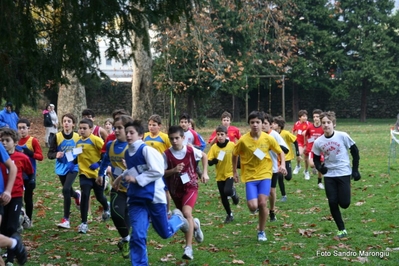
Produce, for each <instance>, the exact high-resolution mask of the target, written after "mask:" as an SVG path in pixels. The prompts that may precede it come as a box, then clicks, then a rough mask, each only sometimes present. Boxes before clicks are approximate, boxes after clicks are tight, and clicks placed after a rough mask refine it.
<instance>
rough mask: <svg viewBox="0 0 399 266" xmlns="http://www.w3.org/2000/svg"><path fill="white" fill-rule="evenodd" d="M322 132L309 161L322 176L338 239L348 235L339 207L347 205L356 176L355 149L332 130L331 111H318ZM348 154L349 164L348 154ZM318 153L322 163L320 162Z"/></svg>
mask: <svg viewBox="0 0 399 266" xmlns="http://www.w3.org/2000/svg"><path fill="white" fill-rule="evenodd" d="M320 120H321V125H322V127H323V130H324V134H323V135H322V136H320V137H319V138H318V139H316V140H315V142H314V144H313V149H312V152H313V156H314V157H313V161H314V165H315V167H316V169H317V170H318V171H319V172H320V173H321V174H323V175H324V184H325V190H326V195H327V199H328V205H329V206H330V211H331V215H332V217H333V218H334V221H335V223H336V225H337V227H338V233H337V237H338V238H343V237H346V236H347V235H348V232H347V231H346V229H345V224H344V221H343V220H342V216H341V212H340V210H339V207H341V208H344V209H346V208H348V207H349V205H350V202H351V176H352V178H353V179H354V180H355V181H358V180H359V179H360V173H359V160H360V157H359V150H358V148H357V146H356V144H355V142H354V141H353V140H352V139H351V137H350V136H349V135H348V134H347V133H346V132H342V131H337V130H334V128H335V125H336V118H335V113H334V112H331V111H329V112H324V113H321V114H320ZM348 149H349V150H350V153H351V155H352V167H351V164H350V159H349V153H348ZM321 154H323V155H324V163H323V164H322V163H321Z"/></svg>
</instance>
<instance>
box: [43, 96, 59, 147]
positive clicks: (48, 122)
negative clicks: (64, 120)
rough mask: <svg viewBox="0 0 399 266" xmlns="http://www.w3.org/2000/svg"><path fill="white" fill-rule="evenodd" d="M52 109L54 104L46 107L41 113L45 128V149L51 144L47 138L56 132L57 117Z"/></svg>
mask: <svg viewBox="0 0 399 266" xmlns="http://www.w3.org/2000/svg"><path fill="white" fill-rule="evenodd" d="M54 108H55V106H54V104H52V103H51V104H49V105H48V106H47V108H46V110H44V111H43V115H44V126H45V127H46V134H45V136H44V141H45V143H46V147H50V142H51V141H50V140H49V138H51V137H50V136H54V135H55V134H57V132H58V116H57V113H56V112H55V110H54ZM46 111H47V113H46ZM51 133H53V134H51Z"/></svg>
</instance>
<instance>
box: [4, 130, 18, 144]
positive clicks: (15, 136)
mask: <svg viewBox="0 0 399 266" xmlns="http://www.w3.org/2000/svg"><path fill="white" fill-rule="evenodd" d="M0 136H1V137H10V138H11V139H12V140H13V141H14V142H15V143H17V144H18V141H19V134H18V132H17V131H15V130H14V129H11V128H8V127H3V128H2V129H1V130H0Z"/></svg>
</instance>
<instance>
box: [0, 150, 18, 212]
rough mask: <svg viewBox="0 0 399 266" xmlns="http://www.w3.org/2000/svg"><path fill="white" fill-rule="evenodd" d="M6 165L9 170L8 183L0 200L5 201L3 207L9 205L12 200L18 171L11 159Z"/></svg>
mask: <svg viewBox="0 0 399 266" xmlns="http://www.w3.org/2000/svg"><path fill="white" fill-rule="evenodd" d="M4 165H5V166H6V168H7V169H8V182H7V186H6V187H5V188H4V192H3V193H2V194H1V195H0V198H1V199H2V200H3V205H7V204H8V203H9V202H10V200H11V191H12V188H13V186H14V182H15V179H16V177H17V171H18V169H17V167H16V166H15V164H14V163H13V162H12V160H11V158H8V160H7V161H5V162H4Z"/></svg>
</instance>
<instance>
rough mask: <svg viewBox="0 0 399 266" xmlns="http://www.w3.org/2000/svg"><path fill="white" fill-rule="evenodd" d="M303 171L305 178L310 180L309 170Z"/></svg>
mask: <svg viewBox="0 0 399 266" xmlns="http://www.w3.org/2000/svg"><path fill="white" fill-rule="evenodd" d="M303 173H304V174H305V180H309V179H310V174H309V171H305V172H303Z"/></svg>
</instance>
